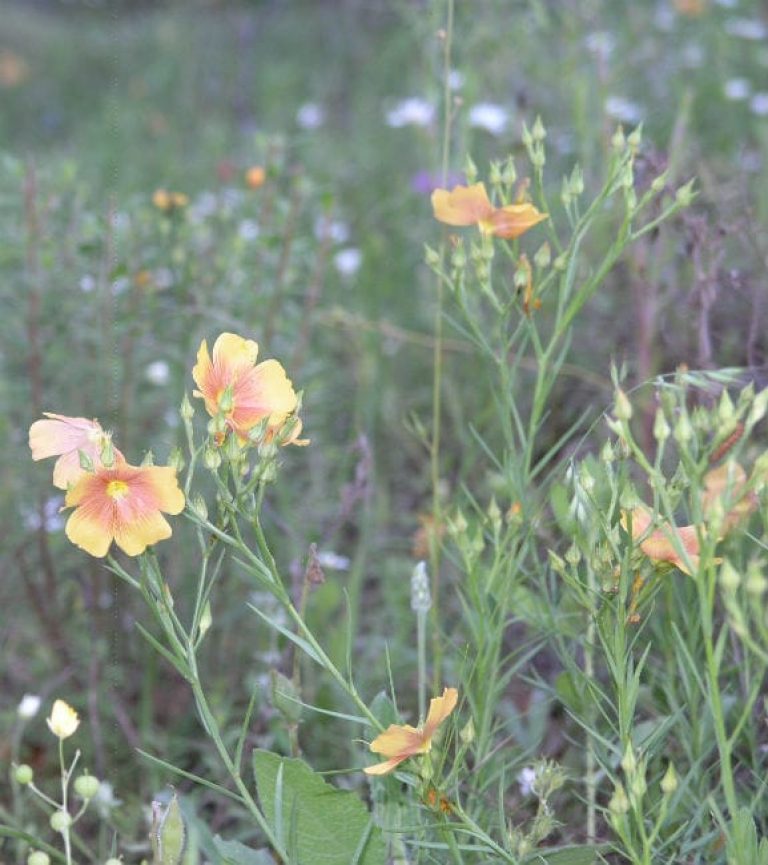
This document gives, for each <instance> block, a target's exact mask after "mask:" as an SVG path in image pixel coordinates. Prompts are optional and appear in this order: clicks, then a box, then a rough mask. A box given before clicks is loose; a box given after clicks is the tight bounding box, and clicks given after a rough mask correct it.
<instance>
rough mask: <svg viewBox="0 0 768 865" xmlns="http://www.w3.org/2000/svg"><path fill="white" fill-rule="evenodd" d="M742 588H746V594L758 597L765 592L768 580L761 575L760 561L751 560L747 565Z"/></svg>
mask: <svg viewBox="0 0 768 865" xmlns="http://www.w3.org/2000/svg"><path fill="white" fill-rule="evenodd" d="M744 588H745V589H746V591H747V594H749V595H751V596H752V597H753V598H758V599H759V598H760V597H762V596H763V595H764V594H765V591H766V589H768V580H766V578H765V577H764V576H763V572H762V569H761V567H760V563H759V562H758V561H756V560H752V561H751V562H750V563H749V564H748V565H747V578H746V580H745V581H744Z"/></svg>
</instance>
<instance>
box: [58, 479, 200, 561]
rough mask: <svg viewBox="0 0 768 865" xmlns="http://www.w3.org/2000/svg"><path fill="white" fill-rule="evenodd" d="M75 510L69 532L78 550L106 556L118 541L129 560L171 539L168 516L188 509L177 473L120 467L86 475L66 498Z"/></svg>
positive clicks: (70, 521) (66, 502) (70, 489)
mask: <svg viewBox="0 0 768 865" xmlns="http://www.w3.org/2000/svg"><path fill="white" fill-rule="evenodd" d="M65 504H66V506H67V507H73V506H74V508H75V510H74V511H73V513H72V515H71V516H70V518H69V519H68V520H67V525H66V528H65V531H66V533H67V537H68V538H69V539H70V541H72V543H73V544H75V546H78V547H80V548H81V549H83V550H85V551H86V552H87V553H90V554H91V555H92V556H97V557H98V558H101V557H102V556H106V554H107V552H108V551H109V548H110V546H111V544H112V541H114V542H115V543H116V544H117V545H118V547H120V549H121V550H123V552H125V553H127V554H128V555H129V556H138V555H139V554H140V553H143V552H144V550H145V549H146V548H147V547H148V546H149V545H150V544H156V543H157V542H158V541H162V540H165V539H166V538H169V537H170V536H171V527H170V526H169V525H168V523H167V521H166V520H165V518H164V517H163V513H166V514H178V513H181V511H182V510H183V509H184V493H182V491H181V490H180V489H179V486H178V482H177V480H176V469H174V468H169V467H165V466H132V465H129V464H128V463H126V462H122V463H115V465H114V466H112V467H111V468H104V467H103V466H102V467H99V468H97V469H96V471H95V472H87V473H85V474H84V475H83V476H82V477H81V478H80V480H78V481H77V483H76V484H75V485H74V486H73V487H70V488H69V490H68V492H67V496H66V499H65Z"/></svg>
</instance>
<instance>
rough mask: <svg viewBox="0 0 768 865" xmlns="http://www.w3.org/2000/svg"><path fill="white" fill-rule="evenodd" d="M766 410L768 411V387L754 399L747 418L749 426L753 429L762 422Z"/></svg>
mask: <svg viewBox="0 0 768 865" xmlns="http://www.w3.org/2000/svg"><path fill="white" fill-rule="evenodd" d="M766 410H768V387H767V388H765V389H764V390H761V391H760V393H759V394H758V395H757V396H756V397H755V398H754V400H753V402H752V406H751V407H750V409H749V415H748V416H747V426H750V427H752V426H754V425H755V424H756V423H758V422H759V421H761V420H762V419H763V418H764V417H765V412H766Z"/></svg>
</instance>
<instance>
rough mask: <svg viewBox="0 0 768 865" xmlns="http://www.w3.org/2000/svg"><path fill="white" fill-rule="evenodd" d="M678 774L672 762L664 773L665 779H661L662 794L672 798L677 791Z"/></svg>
mask: <svg viewBox="0 0 768 865" xmlns="http://www.w3.org/2000/svg"><path fill="white" fill-rule="evenodd" d="M677 785H678V781H677V772H676V771H675V765H674V763H673V762H672V761H671V760H670V761H669V765H668V766H667V771H666V772H665V773H664V777H663V778H662V779H661V784H660V787H661V792H662V793H663V794H664V795H665V796H671V795H672V794H673V793H674V792H675V790H677Z"/></svg>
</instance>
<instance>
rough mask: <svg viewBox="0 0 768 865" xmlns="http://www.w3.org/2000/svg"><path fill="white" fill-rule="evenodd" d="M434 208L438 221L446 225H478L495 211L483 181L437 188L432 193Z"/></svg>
mask: <svg viewBox="0 0 768 865" xmlns="http://www.w3.org/2000/svg"><path fill="white" fill-rule="evenodd" d="M432 210H433V212H434V216H435V219H436V220H437V221H438V222H444V223H445V224H446V225H477V224H478V223H479V222H481V221H482V220H484V219H488V217H489V216H490V215H491V214H492V213H493V205H492V204H491V202H490V199H489V198H488V193H487V192H486V191H485V185H484V184H483V183H475V184H473V185H472V186H454V188H453V189H452V190H451V191H450V192H448V190H447V189H436V190H435V191H434V192H433V193H432Z"/></svg>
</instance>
